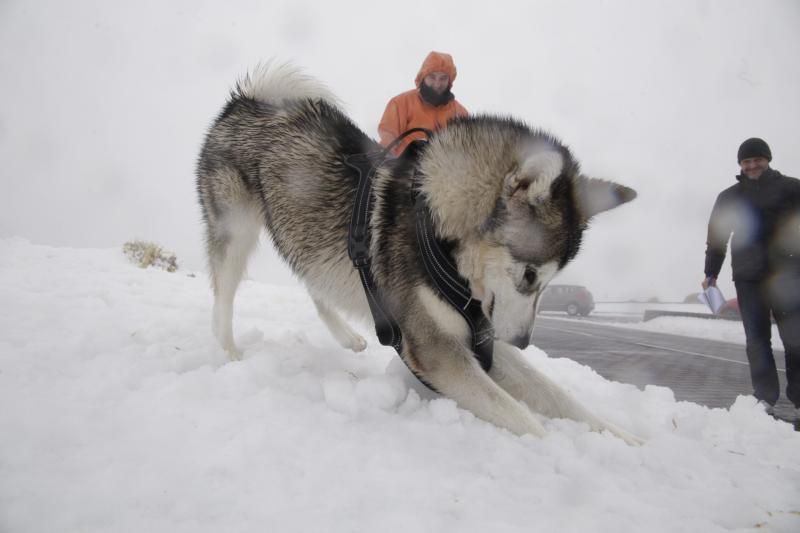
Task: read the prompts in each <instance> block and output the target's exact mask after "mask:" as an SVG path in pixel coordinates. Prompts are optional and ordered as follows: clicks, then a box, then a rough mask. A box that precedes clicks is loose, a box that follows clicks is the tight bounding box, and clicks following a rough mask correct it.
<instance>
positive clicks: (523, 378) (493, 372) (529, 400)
mask: <svg viewBox="0 0 800 533" xmlns="http://www.w3.org/2000/svg"><path fill="white" fill-rule="evenodd" d="M489 375H490V376H491V378H492V379H493V380H494V381H495V382H496V383H497V384H498V385H499V386H500V387H502V388H503V389H504V390H505V391H506V392H508V394H510V395H511V396H512V397H514V398H516V399H518V400H519V401H521V402H524V403H525V404H526V405H527V406H528V407H530V409H531V410H532V411H534V412H536V413H540V414H543V415H545V416H547V417H549V418H569V419H571V420H576V421H578V422H585V423H587V424H589V427H590V428H591V429H593V430H594V431H602V430H608V431H610V432H611V433H613V434H614V435H616V436H618V437H619V438H621V439H623V440H624V441H625V442H627V443H628V444H641V443H642V440H641V439H639V438H638V437H636V436H634V435H631V434H630V433H628V432H627V431H624V430H622V429H620V428H617V427H615V426H614V425H612V424H610V423H608V422H605V421H603V420H601V419H600V418H598V417H597V416H595V415H594V414H592V413H590V412H589V411H588V410H587V409H586V408H585V407H583V406H582V405H581V404H580V403H579V402H578V401H577V400H575V399H574V398H573V397H572V396H571V395H570V394H568V393H567V392H566V391H565V390H564V389H562V388H561V387H560V386H558V385H557V384H556V383H555V382H554V381H553V380H551V379H550V378H548V377H547V376H545V375H544V374H542V373H541V372H539V371H538V370H536V369H535V368H534V367H533V366H532V365H531V364H530V363H529V362H528V361H526V360H525V358H524V356H523V354H522V352H520V351H519V350H518V349H517V348H515V347H513V346H511V345H509V344H506V343H505V342H502V341H498V340H495V343H494V361H493V363H492V368H491V369H490V370H489Z"/></svg>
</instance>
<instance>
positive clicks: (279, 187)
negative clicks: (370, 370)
mask: <svg viewBox="0 0 800 533" xmlns="http://www.w3.org/2000/svg"><path fill="white" fill-rule="evenodd" d="M381 148H382V147H380V146H379V145H377V144H376V143H375V142H374V141H373V140H372V139H370V138H369V137H367V136H366V135H365V134H364V133H363V132H362V131H361V130H359V129H358V128H357V127H356V126H355V125H354V124H353V123H352V122H351V121H350V120H349V119H348V118H347V117H346V116H345V115H344V114H343V112H342V111H341V110H340V109H339V107H338V104H337V101H336V99H335V98H334V97H333V96H332V95H331V94H330V93H329V92H328V91H327V89H325V88H324V87H323V86H322V85H320V84H319V83H318V82H316V81H314V80H313V79H311V78H308V77H307V76H305V75H303V74H302V73H300V72H299V71H298V70H297V69H295V68H293V67H291V66H287V65H284V66H274V65H268V66H266V67H260V68H258V69H256V70H255V71H254V72H253V73H252V74H250V75H248V76H247V77H245V78H244V79H243V80H241V81H240V82H239V83H238V84H237V86H236V88H235V90H234V91H233V92H232V94H231V98H230V100H229V102H228V104H227V105H226V107H225V108H224V109H223V111H222V113H221V114H220V115H219V117H217V119H216V121H215V122H214V124H213V125H212V127H211V129H210V131H209V132H208V135H207V137H206V141H205V145H204V146H203V149H202V153H201V155H200V159H199V163H198V167H197V190H198V193H199V198H200V204H201V206H202V210H203V217H204V220H205V222H206V239H207V249H208V258H209V265H210V270H211V281H212V285H213V290H214V298H215V302H214V313H213V315H214V316H213V327H214V332H215V334H216V336H217V338H218V339H219V341H220V343H221V344H222V346H223V347H224V348H225V349H226V350H227V351H228V352H229V353H230V355H231V357H233V358H236V357H238V356H239V351H238V350H237V348H236V346H235V344H234V338H233V329H232V315H233V299H234V294H235V292H236V288H237V286H238V284H239V281H240V279H241V276H242V273H243V271H244V268H245V266H246V263H247V259H248V256H249V255H250V253H251V252H252V250H253V249H254V247H255V245H256V243H257V240H258V237H259V234H260V231H261V229H262V228H263V227H265V226H266V229H267V232H268V233H269V235H270V237H271V239H272V242H273V243H274V245H275V247H276V248H277V250H278V252H279V253H280V254H281V255H282V256H283V257H284V259H285V260H286V261H287V262H288V263H289V265H290V266H291V268H292V270H293V271H294V272H295V273H296V274H297V276H298V277H299V278H300V279H301V280H302V281H303V282H304V283H305V285H306V287H307V288H308V291H309V293H310V294H311V297H312V298H313V300H314V303H315V305H316V307H317V310H318V312H319V316H320V317H321V318H322V320H323V322H324V323H325V324H326V325H327V327H328V328H329V329H330V331H331V333H332V334H333V336H334V337H335V338H336V340H337V341H338V342H339V343H340V344H341V345H342V346H344V347H346V348H350V349H353V350H356V351H359V350H363V349H364V348H365V347H366V341H365V340H364V338H362V337H361V336H360V335H359V334H358V333H356V332H355V331H354V330H353V329H351V328H350V326H349V325H348V324H347V323H346V322H345V321H344V319H343V318H342V317H341V316H340V315H339V312H340V311H343V312H345V313H347V314H349V315H355V316H356V317H360V318H363V319H365V320H367V321H371V319H372V317H371V315H370V312H369V308H368V306H367V301H366V298H365V295H364V292H363V289H362V286H361V283H360V281H359V277H358V275H357V272H356V270H355V269H354V268H353V265H352V263H351V262H350V259H349V258H348V255H347V243H348V227H349V223H350V218H351V213H352V210H353V202H354V196H355V191H356V187H357V183H358V173H357V172H356V170H355V169H354V168H353V167H351V166H350V165H349V164H348V161H349V160H350V159H352V158H353V157H356V156H358V155H359V154H371V155H372V156H373V159H374V162H375V163H376V164H377V165H378V168H377V171H376V174H375V181H374V192H373V194H374V196H373V199H372V201H373V212H372V218H371V222H370V229H371V245H370V253H371V256H372V272H373V275H374V278H375V282H376V284H377V286H378V287H380V288H381V289H382V291H383V293H384V295H385V298H386V306H387V307H388V309H389V311H390V313H392V314H393V315H394V317H395V318H396V320H397V323H398V324H399V327H400V329H401V331H402V335H403V345H402V354H401V356H402V358H403V360H404V361H405V363H406V364H407V365H408V366H409V367H410V368H411V370H412V371H413V372H414V373H415V374H416V375H418V376H419V377H420V378H421V379H423V380H424V381H425V382H426V383H428V384H430V385H431V386H433V387H434V388H435V389H436V390H437V391H439V392H441V393H442V394H444V395H446V396H448V397H450V398H452V399H454V400H455V401H456V402H457V403H458V404H459V405H460V406H462V407H463V408H466V409H468V410H470V411H472V412H473V413H475V414H476V415H477V416H479V417H480V418H483V419H484V420H487V421H489V422H492V423H494V424H496V425H498V426H500V427H503V428H507V429H509V430H511V431H512V432H514V433H516V434H525V433H530V434H533V435H537V436H540V435H543V434H544V433H545V430H544V427H543V426H542V424H541V422H540V421H539V420H538V419H537V417H536V416H534V415H533V413H541V414H544V415H546V416H549V417H565V418H571V419H574V420H578V421H583V422H586V423H588V424H589V425H590V426H591V428H593V429H595V430H603V429H608V430H610V431H612V432H613V433H615V434H616V435H618V436H620V437H622V438H624V439H626V440H627V441H628V442H635V441H636V438H635V437H633V436H631V435H628V434H627V433H625V432H623V431H621V430H619V429H616V428H613V427H611V426H610V425H609V424H607V423H605V422H603V421H601V420H599V419H598V418H597V417H595V416H594V415H592V414H590V413H589V412H588V411H587V410H586V409H584V408H583V407H582V406H581V405H579V404H578V403H577V402H576V401H575V400H574V399H572V398H571V397H570V395H568V394H567V393H566V392H564V391H563V390H562V389H561V388H560V387H558V386H557V385H556V384H555V383H553V382H552V381H551V380H549V379H548V378H547V377H545V376H544V375H542V374H540V373H539V372H537V371H536V370H535V369H534V368H533V367H532V366H531V364H530V363H529V362H528V361H527V360H526V359H525V358H524V356H523V355H522V353H521V352H520V351H519V350H518V349H516V348H515V347H514V346H511V345H510V344H507V343H506V342H510V343H513V344H515V345H517V346H519V347H523V348H524V347H525V346H527V345H528V342H529V339H530V335H531V331H532V328H533V319H534V315H535V307H536V303H537V300H538V295H539V294H540V292H541V291H542V289H543V288H544V287H545V286H546V284H547V283H548V282H549V281H550V280H551V279H552V277H553V276H554V275H555V274H556V272H557V271H558V270H560V269H561V268H563V267H564V265H566V264H567V262H568V261H569V260H571V259H572V258H573V257H574V256H575V254H576V253H577V251H578V248H579V246H580V241H581V235H582V233H583V231H584V229H585V228H586V227H587V223H588V221H589V219H590V218H591V217H592V216H593V215H595V214H596V213H598V212H600V211H603V210H607V209H611V208H613V207H616V206H617V205H619V204H621V203H623V202H626V201H629V200H631V199H632V198H634V197H635V192H634V191H633V190H631V189H629V188H627V187H623V186H621V185H617V184H614V183H611V182H606V181H602V180H596V179H592V178H587V177H585V176H583V175H581V174H580V173H579V169H578V163H577V162H576V161H575V159H574V158H573V157H572V154H571V153H570V151H569V150H568V149H567V148H566V147H565V146H563V145H562V144H561V143H560V142H559V141H558V140H556V139H555V138H554V137H552V136H550V135H548V134H546V133H543V132H541V131H534V130H531V129H529V128H528V127H527V126H525V125H524V124H522V123H520V122H518V121H515V120H513V119H509V118H500V117H493V116H485V115H484V116H475V117H469V118H460V119H457V120H455V121H452V122H451V123H450V124H449V125H448V127H447V128H446V129H444V130H442V131H439V132H437V133H435V134H434V135H433V137H432V138H431V139H430V140H429V143H428V144H427V145H425V146H423V147H422V148H421V149H420V151H419V154H418V156H417V157H402V156H401V157H399V158H397V159H394V158H385V159H383V158H380V157H377V155H376V154H380V152H381ZM415 173H416V179H417V183H418V186H419V191H420V194H422V195H423V197H424V199H425V201H426V202H427V206H428V208H429V210H430V213H431V218H432V220H433V225H434V231H435V233H436V236H437V238H438V239H441V240H442V241H446V242H448V243H450V244H451V245H452V255H453V257H454V258H455V261H456V263H457V267H458V270H459V272H460V274H461V276H462V277H463V278H464V279H466V280H468V282H469V284H470V288H471V289H472V293H473V296H474V297H475V298H477V299H479V300H480V301H481V302H482V305H483V309H484V312H485V314H486V315H487V317H489V318H490V319H491V320H492V322H493V324H494V326H495V332H496V336H497V340H496V341H495V345H494V363H493V365H492V367H491V369H490V370H489V372H485V371H484V370H483V369H482V368H481V366H480V364H479V362H478V361H477V360H476V358H475V357H474V355H473V353H472V352H471V349H470V343H469V340H470V331H469V329H468V327H467V324H466V322H465V321H464V319H463V318H462V317H461V315H460V314H458V313H457V312H456V311H455V310H454V309H453V308H451V307H450V306H449V304H448V303H446V302H445V301H444V299H443V298H442V297H441V296H440V295H439V293H437V291H436V290H435V288H434V285H433V283H432V281H431V279H430V278H429V277H428V275H427V274H426V271H425V269H424V267H423V262H422V259H421V256H420V248H419V245H418V242H417V238H416V236H415V230H414V205H413V194H412V177H413V176H414V174H415ZM504 341H505V342H504Z"/></svg>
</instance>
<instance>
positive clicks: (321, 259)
mask: <svg viewBox="0 0 800 533" xmlns="http://www.w3.org/2000/svg"><path fill="white" fill-rule="evenodd" d="M379 148H380V147H379V146H378V145H377V144H376V143H375V142H374V141H372V140H371V139H369V138H368V137H367V136H366V135H365V134H364V133H363V132H361V130H359V129H358V128H357V127H356V126H355V125H354V124H353V123H352V122H351V121H350V120H349V119H348V118H347V117H346V116H345V115H344V114H343V113H342V112H341V111H340V110H339V108H338V103H337V101H336V98H335V97H334V96H333V95H331V93H330V92H329V91H328V90H327V89H325V87H324V86H322V85H321V84H319V83H318V82H316V81H315V80H313V79H312V78H309V77H307V76H304V75H303V74H302V73H301V72H300V71H298V70H297V69H295V68H293V67H291V66H288V65H281V66H275V65H266V66H264V67H259V68H256V69H255V70H254V71H253V73H251V74H249V75H247V76H246V77H245V78H244V79H242V80H240V81H239V82H238V83H237V85H236V88H235V89H234V90H233V91H232V93H231V97H230V99H229V101H228V103H227V105H226V106H225V108H224V109H223V110H222V112H221V113H220V115H219V116H218V117H217V118H216V120H215V121H214V123H213V124H212V126H211V128H210V130H209V132H208V134H207V136H206V140H205V144H204V145H203V148H202V151H201V153H200V158H199V161H198V164H197V191H198V196H199V200H200V205H201V209H202V213H203V219H204V221H205V225H206V244H207V251H208V260H209V268H210V271H211V280H212V286H213V289H214V294H215V301H216V303H215V310H214V328H215V333H216V334H217V336H218V337H219V338H220V341H221V342H222V344H223V346H224V347H225V348H226V349H228V350H229V351H235V348H234V346H233V338H232V332H231V327H230V325H229V324H230V322H231V318H232V317H231V314H232V302H233V296H234V293H235V291H236V287H237V286H238V284H239V281H240V280H241V277H242V274H243V272H244V268H245V266H246V264H247V259H248V257H249V255H250V254H251V252H252V251H253V249H254V248H255V245H256V244H257V242H258V237H259V234H260V230H261V228H264V227H266V229H267V232H268V234H269V235H270V238H271V239H272V241H273V243H274V245H275V247H276V249H277V250H278V252H279V253H280V254H281V255H282V256H283V258H284V259H285V260H286V261H287V262H288V263H289V265H290V266H291V267H292V269H293V271H294V272H295V273H296V274H297V275H298V276H299V277H300V278H301V279H303V281H304V282H305V283H306V285H307V286H309V289H310V290H311V292H312V295H313V293H314V291H315V288H317V289H321V288H322V286H324V285H326V283H325V281H324V278H326V277H327V278H328V282H331V281H333V280H332V279H331V278H332V277H335V278H337V279H338V281H339V283H328V284H327V285H330V286H331V288H334V289H337V288H338V290H339V291H340V292H342V293H343V294H342V296H344V298H345V299H344V301H345V302H346V301H347V299H348V298H353V294H355V295H357V296H356V298H363V296H361V295H360V294H359V290H360V289H359V288H358V279H357V277H356V276H355V275H354V273H353V268H352V265H350V264H349V261H347V256H346V254H343V253H342V252H343V251H344V250H346V249H347V231H348V224H349V222H350V214H351V212H352V205H353V198H354V191H355V189H356V187H357V183H358V182H357V180H358V174H357V172H356V171H355V170H354V169H353V168H351V167H349V166H348V165H347V164H345V161H344V159H345V158H346V157H347V156H349V155H355V154H361V153H368V152H374V151H376V150H378V149H379ZM359 304H360V301H359V302H358V303H357V304H354V305H353V307H360V305H359Z"/></svg>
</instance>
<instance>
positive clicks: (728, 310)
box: [717, 298, 742, 320]
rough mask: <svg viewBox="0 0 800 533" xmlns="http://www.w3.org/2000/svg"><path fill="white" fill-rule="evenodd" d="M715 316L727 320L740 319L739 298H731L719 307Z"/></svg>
mask: <svg viewBox="0 0 800 533" xmlns="http://www.w3.org/2000/svg"><path fill="white" fill-rule="evenodd" d="M717 316H719V317H720V318H725V319H727V320H741V319H742V313H740V312H739V300H737V299H736V298H731V299H730V300H728V301H727V302H725V303H724V304H722V307H720V308H719V311H718V312H717Z"/></svg>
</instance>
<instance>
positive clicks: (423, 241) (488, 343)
mask: <svg viewBox="0 0 800 533" xmlns="http://www.w3.org/2000/svg"><path fill="white" fill-rule="evenodd" d="M415 190H416V189H415ZM414 217H415V225H416V233H417V243H418V245H419V247H420V255H421V256H422V260H423V263H424V265H425V270H426V271H427V272H428V275H429V276H430V277H431V279H432V280H433V283H434V285H435V286H436V288H437V289H438V290H439V293H440V294H441V295H442V296H444V298H445V299H446V300H447V301H448V302H450V305H452V306H453V308H454V309H455V310H456V311H458V312H459V314H460V315H461V316H462V317H463V318H464V320H466V322H467V324H469V328H470V332H471V333H472V352H473V353H474V354H475V357H476V358H477V359H478V362H480V364H481V367H483V369H484V370H485V371H486V372H488V371H489V369H490V368H492V361H493V353H494V326H493V325H492V323H491V321H490V320H489V319H488V318H487V317H486V315H485V314H484V313H483V308H482V307H481V302H480V301H478V300H475V299H474V298H473V297H472V291H471V290H470V288H469V283H468V282H467V280H465V279H464V278H463V277H461V274H459V273H458V269H457V268H456V266H455V265H454V264H453V260H452V258H451V255H450V253H449V248H450V246H448V244H447V243H446V242H444V241H441V240H439V239H437V238H436V236H435V234H434V232H433V221H432V220H431V217H430V211H429V210H428V208H427V205H426V204H425V199H424V198H423V197H422V195H421V194H419V193H416V199H415V201H414Z"/></svg>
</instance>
